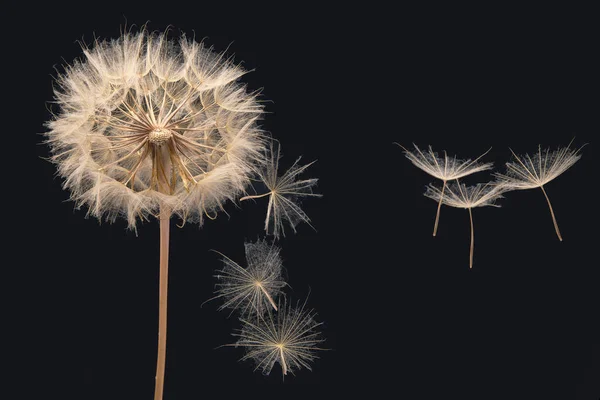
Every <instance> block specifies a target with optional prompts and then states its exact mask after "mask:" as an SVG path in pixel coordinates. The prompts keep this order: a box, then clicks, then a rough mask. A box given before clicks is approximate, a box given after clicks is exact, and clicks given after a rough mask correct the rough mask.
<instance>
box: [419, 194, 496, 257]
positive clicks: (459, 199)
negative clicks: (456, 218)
mask: <svg viewBox="0 0 600 400" xmlns="http://www.w3.org/2000/svg"><path fill="white" fill-rule="evenodd" d="M504 191H506V188H505V187H503V186H502V185H494V184H491V183H486V184H481V183H478V184H477V185H474V186H466V185H465V184H463V183H460V182H456V183H452V184H451V185H448V186H447V187H446V193H445V194H444V192H443V189H442V190H440V189H439V188H437V187H435V186H433V185H432V184H429V185H428V186H427V191H426V192H425V196H427V197H429V198H430V199H433V200H436V201H443V203H444V204H446V205H448V206H450V207H457V208H466V209H467V210H469V220H470V222H471V250H470V252H469V268H473V251H474V247H475V232H474V229H473V213H472V212H471V209H472V208H475V207H484V206H493V207H500V205H497V204H495V202H496V200H497V199H499V198H502V197H503V196H502V193H503V192H504Z"/></svg>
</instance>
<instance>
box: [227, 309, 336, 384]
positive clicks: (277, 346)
mask: <svg viewBox="0 0 600 400" xmlns="http://www.w3.org/2000/svg"><path fill="white" fill-rule="evenodd" d="M305 305H306V302H305V303H304V304H302V305H301V306H300V305H299V303H298V304H297V305H296V307H292V306H291V305H286V303H285V302H284V304H283V306H282V307H280V309H279V311H278V312H277V313H276V314H275V315H274V313H273V312H272V311H271V310H270V309H269V311H268V312H267V313H266V314H265V315H261V316H260V317H259V318H258V320H255V319H249V318H242V319H241V322H242V329H241V330H240V331H239V333H237V334H234V336H237V337H238V338H239V339H238V341H237V342H236V343H235V344H233V346H236V347H238V346H240V347H244V348H245V349H246V354H245V355H244V356H243V357H242V358H241V361H243V360H253V361H254V362H255V364H256V365H255V368H254V371H257V370H261V371H262V373H263V374H264V375H269V374H270V373H271V370H272V369H273V366H274V365H275V363H276V362H277V363H278V364H279V365H280V366H281V371H282V373H283V375H284V376H285V375H287V374H288V372H289V373H292V374H293V373H294V371H295V370H299V369H301V368H303V367H304V368H306V369H308V370H309V371H310V370H312V369H311V366H310V363H311V362H313V361H314V360H315V359H316V358H318V356H317V354H316V353H317V351H319V350H327V349H324V348H321V347H319V346H320V344H321V343H322V342H324V341H325V339H323V337H322V334H321V331H320V330H319V329H318V328H319V326H320V325H322V322H317V321H316V320H315V317H316V313H315V312H314V311H313V310H306V309H305Z"/></svg>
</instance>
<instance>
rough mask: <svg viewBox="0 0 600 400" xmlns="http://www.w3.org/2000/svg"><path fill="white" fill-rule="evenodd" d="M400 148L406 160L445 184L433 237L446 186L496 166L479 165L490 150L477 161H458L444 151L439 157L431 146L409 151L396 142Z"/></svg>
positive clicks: (435, 228)
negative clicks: (442, 155)
mask: <svg viewBox="0 0 600 400" xmlns="http://www.w3.org/2000/svg"><path fill="white" fill-rule="evenodd" d="M394 143H395V144H397V145H398V146H400V147H401V148H402V149H403V150H404V154H405V155H406V158H408V159H409V160H410V161H411V162H412V163H413V164H414V165H416V166H417V167H418V168H420V169H421V170H423V171H425V172H426V173H428V174H429V175H431V176H433V177H435V178H437V179H440V180H441V181H442V182H443V185H442V190H441V193H440V197H439V201H438V207H437V212H436V214H435V223H434V225H433V236H435V235H436V233H437V228H438V222H439V218H440V209H441V207H442V202H443V201H442V200H443V199H444V191H445V189H446V184H447V182H448V181H452V180H455V179H459V178H463V177H465V176H467V175H471V174H474V173H475V172H480V171H485V170H488V169H491V168H492V166H493V165H494V164H493V163H478V162H477V161H479V159H480V158H481V157H483V156H485V155H486V154H487V153H488V152H489V151H490V150H491V148H490V149H488V151H486V152H485V153H483V154H482V155H480V156H479V157H477V158H476V159H475V160H472V161H471V160H470V159H468V160H458V159H457V158H456V156H454V157H448V154H447V153H446V151H445V150H444V157H443V158H442V157H439V156H438V154H437V153H435V152H434V151H433V150H432V148H431V146H429V151H426V152H424V151H422V150H421V149H419V148H418V147H417V145H416V144H414V143H413V146H414V147H415V151H410V150H407V149H406V148H405V147H404V146H402V145H401V144H399V143H396V142H394Z"/></svg>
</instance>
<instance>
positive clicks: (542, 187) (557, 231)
mask: <svg viewBox="0 0 600 400" xmlns="http://www.w3.org/2000/svg"><path fill="white" fill-rule="evenodd" d="M540 189H542V192H544V196H546V201H547V202H548V207H550V215H552V222H554V229H555V230H556V235H557V236H558V240H560V241H561V242H562V240H563V239H562V236H561V235H560V230H559V229H558V223H557V222H556V217H555V216H554V210H552V204H551V203H550V198H549V197H548V195H547V194H546V191H545V190H544V186H540Z"/></svg>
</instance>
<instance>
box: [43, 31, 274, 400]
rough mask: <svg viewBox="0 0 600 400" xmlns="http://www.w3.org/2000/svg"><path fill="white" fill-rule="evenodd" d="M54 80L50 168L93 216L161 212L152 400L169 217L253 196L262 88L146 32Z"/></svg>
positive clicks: (163, 320) (106, 45)
mask: <svg viewBox="0 0 600 400" xmlns="http://www.w3.org/2000/svg"><path fill="white" fill-rule="evenodd" d="M83 50H84V51H83V52H84V55H85V58H84V59H83V60H81V61H76V62H74V64H73V65H71V66H67V67H66V68H65V71H64V73H62V74H60V75H59V76H58V78H57V88H56V90H55V100H56V101H55V103H56V104H57V106H58V107H59V108H60V110H59V112H58V113H57V114H56V115H55V116H54V118H53V119H52V120H51V121H50V122H48V123H47V127H48V128H49V131H48V132H46V133H45V135H46V137H47V140H46V143H48V144H49V145H50V148H51V153H52V156H51V161H53V162H54V163H55V164H56V165H57V168H58V174H59V175H60V176H61V177H63V178H64V182H63V187H64V188H66V189H69V190H70V191H71V199H72V200H74V201H75V203H76V206H77V207H78V208H79V207H81V206H83V205H86V206H87V207H88V212H87V214H88V215H92V216H95V217H97V218H98V219H102V218H105V219H107V220H109V221H114V220H115V219H116V218H117V217H119V216H123V217H125V218H126V219H127V222H128V224H129V227H130V228H132V229H134V228H135V226H136V223H137V221H138V219H149V218H150V217H152V216H160V217H159V218H160V291H159V293H160V294H159V341H158V357H157V369H156V387H155V395H154V396H155V397H154V398H155V400H160V399H162V395H163V386H164V373H165V356H166V333H167V282H168V258H169V226H170V225H169V221H170V219H171V216H172V215H176V216H178V217H179V218H181V220H182V221H184V222H185V221H189V222H198V223H200V224H202V222H203V220H204V217H205V216H206V217H208V218H210V219H214V218H216V213H217V212H218V211H220V210H223V204H224V203H225V202H226V201H228V200H231V201H235V200H236V199H237V198H238V196H240V195H242V194H245V189H246V188H247V186H248V184H249V183H250V176H251V175H252V174H253V171H254V170H255V169H256V168H257V165H258V164H261V163H263V162H264V159H263V154H264V146H265V143H266V142H265V141H264V137H263V134H262V132H261V130H260V129H259V128H258V126H257V124H256V119H257V116H258V115H260V113H261V112H262V106H261V105H260V104H259V103H258V101H257V99H256V97H257V95H258V94H257V93H248V92H247V91H246V88H245V86H244V85H243V84H241V83H239V82H238V78H240V77H241V76H242V75H243V74H245V71H244V70H243V69H242V68H240V67H239V66H237V65H234V64H233V63H232V61H231V59H224V58H223V54H215V53H213V51H212V49H210V48H206V47H204V45H203V44H199V43H196V42H194V41H190V40H187V39H186V38H185V37H182V38H181V39H180V40H179V41H178V42H175V41H170V40H167V38H166V34H165V35H157V34H152V33H149V32H147V31H145V30H143V31H142V32H141V33H138V34H131V33H124V34H123V35H122V36H121V37H120V38H119V39H116V40H111V41H102V42H98V41H97V42H96V43H95V46H94V47H93V48H91V49H90V48H85V47H84V49H83Z"/></svg>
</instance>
